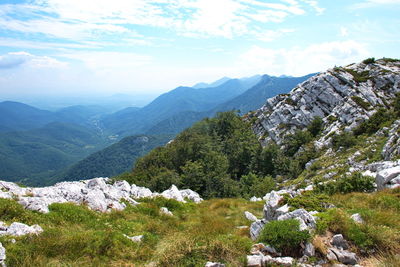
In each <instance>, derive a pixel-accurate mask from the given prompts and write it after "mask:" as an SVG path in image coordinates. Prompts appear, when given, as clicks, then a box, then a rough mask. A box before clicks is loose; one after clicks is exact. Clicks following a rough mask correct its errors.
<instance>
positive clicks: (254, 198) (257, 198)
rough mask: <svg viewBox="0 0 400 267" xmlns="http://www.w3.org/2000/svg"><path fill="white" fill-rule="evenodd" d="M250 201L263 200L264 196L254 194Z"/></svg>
mask: <svg viewBox="0 0 400 267" xmlns="http://www.w3.org/2000/svg"><path fill="white" fill-rule="evenodd" d="M250 201H251V202H257V201H262V198H260V197H256V196H253V197H251V198H250Z"/></svg>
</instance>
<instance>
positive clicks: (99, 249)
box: [0, 198, 262, 266]
mask: <svg viewBox="0 0 400 267" xmlns="http://www.w3.org/2000/svg"><path fill="white" fill-rule="evenodd" d="M142 202H145V203H142V204H140V205H138V206H135V207H132V206H129V207H128V208H127V209H126V210H125V211H122V212H112V213H109V214H101V213H97V212H93V211H90V210H88V209H87V208H86V207H83V206H76V205H73V204H53V205H52V206H51V212H50V213H48V214H38V213H35V212H31V211H26V210H24V209H22V208H21V207H20V206H19V205H18V204H17V203H15V202H14V201H12V200H0V220H3V221H6V222H8V223H11V222H13V221H20V222H24V223H27V224H30V225H31V224H35V223H37V224H39V225H41V226H42V227H43V229H44V232H43V233H42V234H41V235H39V236H27V237H20V238H15V239H16V240H17V242H16V243H15V244H13V243H12V242H11V238H9V237H0V241H1V242H2V243H3V245H4V246H5V248H6V249H7V264H8V265H9V266H48V265H51V266H77V265H83V266H144V265H146V264H148V263H151V262H153V263H155V264H156V266H204V264H205V262H206V261H208V260H211V261H223V262H226V263H228V266H240V265H242V264H243V262H244V259H245V255H246V254H247V253H248V251H249V249H250V247H251V244H252V243H251V241H250V239H249V237H248V230H247V229H245V230H240V229H237V228H236V226H240V225H249V222H248V221H247V220H246V219H245V217H244V216H243V212H244V211H245V210H249V211H251V212H254V213H255V214H257V215H258V216H261V212H262V203H251V202H248V201H244V200H240V199H214V200H208V201H204V202H203V203H201V204H199V205H196V204H192V203H188V204H182V203H179V202H176V201H173V200H165V199H162V198H160V199H154V200H145V201H143V200H142ZM163 206H164V207H168V208H169V209H170V210H171V211H172V212H173V214H174V216H173V217H169V216H166V215H162V214H160V213H159V208H160V207H163ZM123 234H127V235H129V236H133V235H140V234H143V235H144V241H143V242H142V243H139V244H136V243H134V242H132V241H130V240H129V239H127V238H126V237H124V236H123Z"/></svg>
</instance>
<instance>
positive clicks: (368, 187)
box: [315, 172, 375, 195]
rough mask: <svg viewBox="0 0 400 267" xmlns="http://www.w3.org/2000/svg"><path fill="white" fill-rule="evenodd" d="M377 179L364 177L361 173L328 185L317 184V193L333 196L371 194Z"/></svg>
mask: <svg viewBox="0 0 400 267" xmlns="http://www.w3.org/2000/svg"><path fill="white" fill-rule="evenodd" d="M374 182H375V179H374V178H373V177H370V176H363V175H362V174H361V173H358V172H355V173H353V174H352V175H351V176H345V177H344V178H342V179H339V180H337V181H333V182H328V183H316V184H315V189H316V191H317V192H320V193H325V194H329V195H333V194H336V193H342V194H346V193H351V192H370V191H372V190H373V189H374Z"/></svg>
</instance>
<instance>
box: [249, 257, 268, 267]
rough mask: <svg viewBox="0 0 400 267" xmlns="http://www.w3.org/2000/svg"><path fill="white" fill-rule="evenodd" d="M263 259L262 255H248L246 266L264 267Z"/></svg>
mask: <svg viewBox="0 0 400 267" xmlns="http://www.w3.org/2000/svg"><path fill="white" fill-rule="evenodd" d="M263 260H264V257H263V256H262V255H248V256H247V266H248V267H262V266H264V262H263Z"/></svg>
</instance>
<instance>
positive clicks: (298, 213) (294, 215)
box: [278, 209, 316, 230]
mask: <svg viewBox="0 0 400 267" xmlns="http://www.w3.org/2000/svg"><path fill="white" fill-rule="evenodd" d="M288 219H297V220H299V222H300V228H301V229H302V228H304V225H305V226H306V227H307V229H308V230H311V229H315V227H316V221H315V219H314V217H313V216H312V215H311V214H310V213H308V212H307V211H306V210H305V209H297V210H294V211H291V212H289V213H286V214H284V215H281V216H279V217H278V220H279V221H282V220H288ZM302 222H304V224H303V223H302ZM303 230H304V229H303Z"/></svg>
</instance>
